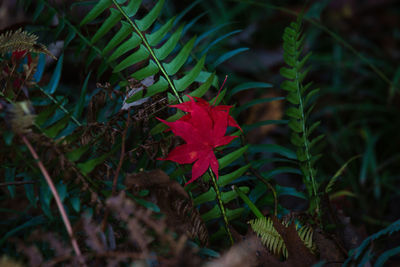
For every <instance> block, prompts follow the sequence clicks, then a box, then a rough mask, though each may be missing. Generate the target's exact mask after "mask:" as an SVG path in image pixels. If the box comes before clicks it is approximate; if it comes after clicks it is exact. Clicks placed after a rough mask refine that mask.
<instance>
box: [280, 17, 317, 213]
mask: <svg viewBox="0 0 400 267" xmlns="http://www.w3.org/2000/svg"><path fill="white" fill-rule="evenodd" d="M301 21H302V17H301V16H299V18H298V19H297V21H296V22H292V23H291V24H290V26H289V27H286V28H285V32H284V34H283V57H284V60H285V63H286V64H287V65H288V67H283V68H281V70H280V73H281V75H282V76H283V77H284V78H286V80H285V81H284V82H283V83H282V84H281V88H282V89H284V90H286V91H288V95H287V97H286V99H287V100H288V101H289V102H290V103H291V104H292V106H291V107H289V108H288V109H287V110H286V115H287V116H288V117H289V118H290V119H289V123H288V125H289V128H290V129H291V130H292V135H291V139H290V141H291V142H292V144H293V145H295V146H296V148H297V150H296V155H297V160H298V161H299V164H300V169H301V171H302V173H303V182H304V184H305V185H306V188H307V192H308V196H309V198H310V200H311V203H310V204H311V205H310V210H312V211H314V210H316V212H317V213H319V212H320V199H319V195H318V187H319V181H317V170H316V168H315V162H316V161H317V160H318V158H319V155H313V154H312V149H313V147H315V145H316V144H317V143H318V142H319V141H321V139H322V138H323V137H324V136H323V135H319V136H317V137H314V138H312V137H311V135H312V133H313V131H314V130H315V129H316V128H317V127H318V125H319V124H320V122H319V121H317V122H314V123H313V124H310V122H309V115H310V113H311V111H312V109H313V107H314V105H313V102H314V101H311V100H313V97H314V95H315V94H317V93H318V90H319V89H314V90H311V91H310V88H311V83H307V84H305V83H304V80H305V78H306V76H307V73H308V69H306V68H304V66H305V64H306V63H307V60H308V59H309V58H310V56H311V53H308V54H306V55H305V56H304V57H303V56H302V52H303V45H304V39H305V35H303V34H302V30H301Z"/></svg>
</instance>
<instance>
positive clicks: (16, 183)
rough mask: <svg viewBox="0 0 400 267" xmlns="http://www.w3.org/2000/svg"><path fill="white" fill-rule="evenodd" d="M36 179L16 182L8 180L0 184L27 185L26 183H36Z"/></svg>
mask: <svg viewBox="0 0 400 267" xmlns="http://www.w3.org/2000/svg"><path fill="white" fill-rule="evenodd" d="M34 183H36V182H35V181H15V182H7V183H0V186H10V185H25V184H34Z"/></svg>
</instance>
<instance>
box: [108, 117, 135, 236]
mask: <svg viewBox="0 0 400 267" xmlns="http://www.w3.org/2000/svg"><path fill="white" fill-rule="evenodd" d="M129 123H130V114H129V110H128V116H127V118H126V123H125V129H124V132H123V133H122V143H121V155H120V157H119V162H118V167H117V170H116V171H115V175H114V179H113V185H112V189H111V195H112V196H115V195H116V193H117V184H118V176H119V172H120V171H121V168H122V163H123V161H124V156H125V140H126V135H127V133H128V128H129ZM108 216H110V210H109V209H107V210H106V212H105V215H104V218H103V222H102V223H101V229H102V231H103V232H104V231H105V229H106V226H107V220H108Z"/></svg>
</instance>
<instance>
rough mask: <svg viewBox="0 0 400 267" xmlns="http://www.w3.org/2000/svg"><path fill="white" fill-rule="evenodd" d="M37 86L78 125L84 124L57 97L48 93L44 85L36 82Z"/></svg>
mask: <svg viewBox="0 0 400 267" xmlns="http://www.w3.org/2000/svg"><path fill="white" fill-rule="evenodd" d="M35 86H36V88H38V89H39V90H40V91H41V92H42V93H43V94H45V95H46V96H47V97H48V98H49V99H50V100H51V101H53V102H54V103H55V104H56V105H57V106H58V107H59V108H60V109H61V111H62V112H64V113H65V114H67V115H69V116H70V118H71V120H72V121H73V122H74V123H75V124H76V125H78V126H82V124H81V123H80V122H79V121H78V120H77V119H76V118H75V117H74V115H72V114H71V113H70V112H69V111H68V110H67V109H66V108H65V107H64V106H63V105H62V104H61V103H60V102H59V101H58V100H57V99H55V98H54V97H53V96H52V95H50V94H49V93H47V92H46V91H45V90H44V89H43V88H42V87H40V86H39V85H37V84H35Z"/></svg>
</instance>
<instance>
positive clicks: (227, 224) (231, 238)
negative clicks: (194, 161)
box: [208, 169, 234, 245]
mask: <svg viewBox="0 0 400 267" xmlns="http://www.w3.org/2000/svg"><path fill="white" fill-rule="evenodd" d="M208 172H209V174H210V176H211V180H212V184H213V186H214V190H215V194H216V195H217V200H218V205H219V209H220V210H221V214H222V217H223V218H224V222H225V228H226V232H227V233H228V236H229V240H230V241H231V244H232V245H233V243H234V242H233V237H232V234H231V231H230V230H229V222H228V217H227V216H226V212H225V207H224V204H223V203H222V198H221V192H220V191H219V187H218V184H217V180H216V179H215V176H214V173H213V172H212V170H211V169H208Z"/></svg>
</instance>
